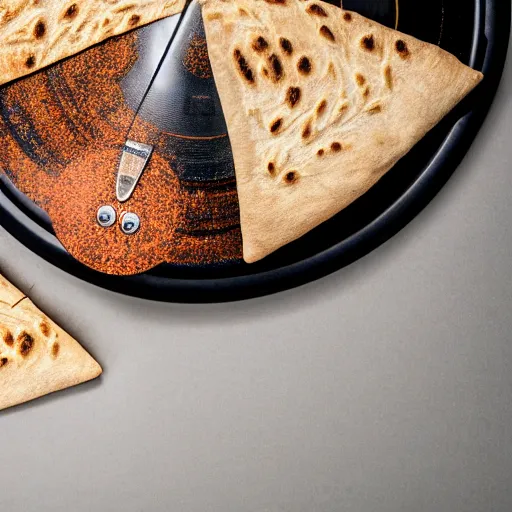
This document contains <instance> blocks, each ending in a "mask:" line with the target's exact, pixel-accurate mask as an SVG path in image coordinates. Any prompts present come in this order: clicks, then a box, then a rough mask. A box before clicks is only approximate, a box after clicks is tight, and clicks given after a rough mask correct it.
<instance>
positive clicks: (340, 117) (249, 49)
mask: <svg viewBox="0 0 512 512" xmlns="http://www.w3.org/2000/svg"><path fill="white" fill-rule="evenodd" d="M203 19H204V23H205V27H206V35H207V42H208V51H209V55H210V60H211V64H212V69H213V73H214V77H215V81H216V84H217V88H218V90H219V94H220V98H221V103H222V108H223V110H224V114H225V117H226V120H227V126H228V130H229V136H230V139H231V145H232V149H233V155H234V160H235V169H236V177H237V183H238V193H239V200H240V210H241V224H242V234H243V244H244V258H245V260H246V261H247V262H254V261H257V260H259V259H261V258H263V257H265V256H266V255H268V254H270V253H272V252H273V251H275V250H276V249H278V248H279V247H281V246H283V245H285V244H287V243H289V242H291V241H292V240H295V239H297V238H299V237H300V236H302V235H304V234H305V233H306V232H307V231H309V230H311V229H312V228H314V227H315V226H317V225H319V224H320V223H322V222H323V221H325V220H327V219H328V218H330V217H331V216H333V215H334V214H336V213H338V212H339V211H340V210H342V209H343V208H345V207H346V206H348V205H349V204H350V203H352V202H353V201H354V200H355V199H357V198H358V197H360V196H361V195H362V194H364V193H365V192H366V191H367V190H368V189H369V188H370V187H371V186H372V185H374V184H375V183H376V182H377V181H378V180H379V179H380V178H381V177H382V176H383V175H384V174H385V173H386V172H387V171H388V170H389V169H390V168H391V167H393V165H394V164H395V163H396V162H397V161H398V160H399V159H400V158H401V157H403V156H404V155H405V154H406V153H407V152H408V151H409V150H410V149H411V148H412V147H413V146H414V145H415V144H416V143H417V142H418V141H419V140H420V139H421V138H422V137H423V136H424V135H425V134H426V133H427V132H428V131H429V130H430V129H431V128H432V127H433V126H434V125H435V124H436V123H438V122H439V121H440V120H441V118H442V117H443V116H445V115H446V114H447V113H448V112H449V111H450V110H451V109H452V108H453V107H454V106H455V105H456V104H457V103H458V102H459V101H460V100H461V99H462V98H463V97H464V96H466V95H467V94H468V93H469V92H470V91H471V90H472V89H473V88H474V87H475V86H476V85H477V84H478V82H480V80H481V79H482V74H481V73H479V72H477V71H474V70H472V69H470V68H469V67H467V66H464V65H463V64H462V63H461V62H459V61H458V60H457V59H456V58H455V57H454V56H453V55H450V54H448V53H447V52H445V51H443V50H442V49H440V48H438V47H437V46H433V45H430V44H427V43H424V42H421V41H418V40H417V39H414V38H413V37H410V36H407V35H405V34H402V33H399V32H397V31H394V30H391V29H388V28H386V27H384V26H382V25H379V24H378V23H375V22H373V21H370V20H368V19H366V18H364V17H362V16H360V15H358V14H356V13H354V12H348V11H344V10H342V9H340V8H338V7H334V6H332V5H330V4H326V3H323V2H320V1H306V2H304V1H300V0H204V1H203Z"/></svg>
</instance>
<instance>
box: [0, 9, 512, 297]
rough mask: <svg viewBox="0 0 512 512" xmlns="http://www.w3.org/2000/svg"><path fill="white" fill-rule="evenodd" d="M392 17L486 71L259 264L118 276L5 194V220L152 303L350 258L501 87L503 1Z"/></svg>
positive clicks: (442, 174) (28, 240)
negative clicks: (383, 168) (314, 222)
mask: <svg viewBox="0 0 512 512" xmlns="http://www.w3.org/2000/svg"><path fill="white" fill-rule="evenodd" d="M344 6H345V8H347V9H352V10H356V11H358V12H361V13H362V14H365V15H367V16H369V17H372V18H374V19H377V20H379V21H381V22H382V23H384V24H387V25H389V26H393V25H394V22H393V19H395V21H396V11H395V8H394V2H390V1H387V0H386V1H384V0H382V1H372V2H370V1H362V0H346V1H345V2H344ZM398 21H399V23H398V29H399V30H402V31H404V32H407V33H410V34H412V35H415V36H417V37H420V38H422V39H425V40H427V41H430V42H433V43H439V44H440V45H441V46H442V47H443V48H445V49H447V50H448V51H450V52H452V53H454V54H455V55H457V56H458V57H459V58H460V59H461V60H462V61H464V62H466V63H468V64H470V65H472V66H473V67H475V68H477V69H482V70H483V71H484V73H485V74H486V79H485V81H484V83H483V84H482V85H481V86H480V88H479V90H478V92H477V93H476V94H473V95H472V96H471V97H470V98H468V99H467V100H465V101H464V102H463V104H461V105H460V106H459V107H457V109H456V110H455V111H454V112H453V113H452V114H450V115H449V116H448V117H447V118H446V119H445V120H444V121H443V122H442V123H441V124H440V125H439V126H438V127H437V128H436V129H435V130H433V131H432V132H431V133H430V134H429V135H428V136H427V137H426V138H425V139H424V140H423V141H421V142H420V143H419V144H418V145H417V147H415V148H414V150H413V151H411V153H410V154H409V155H407V157H405V158H404V159H403V160H402V161H401V162H399V164H398V165H397V166H396V167H395V168H394V169H393V170H392V171H390V173H389V174H388V175H387V176H386V177H385V178H384V179H383V180H381V182H379V183H378V184H377V186H375V187H374V188H373V189H372V190H371V191H370V192H369V193H368V194H366V195H365V196H364V197H362V198H361V199H360V200H359V201H357V202H356V203H354V204H353V205H351V206H350V207H349V208H347V209H346V210H345V211H343V212H341V213H340V214H339V215H337V216H336V217H334V218H333V219H331V220H330V221H328V222H326V223H324V224H323V225H322V226H320V227H319V228H317V229H315V230H314V231H312V232H311V233H309V234H308V235H307V236H305V237H303V238H302V239H301V240H299V241H297V242H295V243H293V244H291V245H289V246H287V247H285V248H283V249H281V250H280V251H278V252H276V253H275V254H274V255H272V256H270V257H269V258H266V259H265V260H264V261H262V262H260V263H258V264H254V265H250V266H249V265H245V264H243V263H235V264H233V263H229V264H228V265H224V266H221V267H218V266H217V267H208V268H197V267H194V268H190V267H186V268H185V267H176V266H170V265H162V266H161V267H159V268H157V269H155V270H154V271H152V272H150V273H148V274H145V275H142V276H136V277H130V278H117V277H111V276H105V275H102V274H98V273H96V272H92V271H90V270H88V269H86V268H85V267H83V266H81V265H79V264H78V263H76V262H75V261H74V260H72V259H71V258H70V257H69V256H67V255H66V254H65V253H64V251H63V250H62V248H61V247H60V245H59V244H58V242H56V241H55V240H53V239H52V238H51V237H48V236H47V235H46V233H44V234H42V233H41V231H42V230H40V229H39V228H38V227H36V226H35V224H34V223H32V222H31V221H29V220H28V219H27V218H24V217H23V216H22V215H21V214H20V212H19V209H18V207H17V205H18V203H19V198H18V199H14V202H10V201H8V200H7V199H6V198H5V197H2V199H1V200H0V203H1V204H2V206H3V207H4V210H5V215H4V216H3V219H2V222H3V224H4V225H6V226H7V227H8V228H10V230H11V232H14V233H15V235H16V236H17V237H18V238H19V239H20V240H21V241H22V242H24V243H25V244H27V245H29V246H30V247H31V248H33V249H34V250H35V251H36V252H38V253H39V254H41V255H42V256H43V257H46V258H47V259H49V260H50V261H53V262H55V263H56V264H58V265H59V266H61V267H62V268H65V269H66V270H68V271H70V272H72V273H74V274H77V275H79V276H80V277H83V278H85V279H87V280H89V281H91V282H94V283H96V284H99V285H101V286H105V287H107V288H112V289H116V290H118V291H121V292H123V293H128V294H132V295H139V296H144V297H150V298H155V299H159V300H173V301H186V302H203V301H216V300H233V299H240V298H244V297H249V296H257V295H263V294H266V293H271V292H274V291H277V290H280V289H284V288H289V287H292V286H297V285H299V284H302V283H304V282H307V281H308V280H311V279H315V278H317V277H320V276H322V275H325V274H327V273H329V272H331V271H333V270H336V269H337V268H340V267H341V266H343V265H346V264H348V263H350V262H351V261H353V260H354V259H356V258H358V257H360V256H362V255H363V254H365V253H367V252H368V251H369V250H371V249H373V248H374V247H376V246H378V245H379V244H380V243H382V242H383V241H385V240H386V239H387V238H389V237H390V236H392V235H393V234H394V233H395V232H396V231H397V230H399V229H400V228H401V227H402V226H403V225H405V224H406V223H407V222H408V221H409V220H410V219H411V218H412V217H413V216H414V215H415V214H416V213H418V212H419V211H420V210H421V209H422V208H423V207H424V206H425V205H426V204H427V203H428V202H429V200H430V199H431V198H432V197H433V195H434V194H435V193H436V192H437V191H438V190H439V188H440V187H441V186H442V185H443V183H444V182H445V181H446V180H447V179H448V178H449V176H450V175H451V173H452V172H453V170H454V169H455V168H456V166H457V164H458V163H459V161H460V160H461V159H462V157H463V156H464V154H465V152H466V150H467V148H468V147H469V145H470V144H471V141H472V139H473V137H474V136H475V134H476V132H477V130H478V128H479V126H480V125H481V122H482V121H483V119H484V117H485V114H486V112H487V110H488V107H489V105H490V103H491V102H492V98H493V96H494V93H495V90H496V87H497V85H498V83H499V78H500V75H501V70H502V67H503V62H504V59H505V54H506V45H507V42H508V33H509V25H510V5H509V4H508V3H507V2H501V1H500V0H497V1H492V0H487V2H483V1H482V2H480V1H473V0H469V1H467V2H464V7H463V8H461V5H460V2H459V1H457V0H452V1H450V0H445V1H444V3H442V2H441V0H439V1H437V0H435V1H432V2H421V3H418V2H415V1H414V2H413V1H405V0H401V2H400V6H399V20H398ZM166 23H170V21H169V20H166ZM145 30H146V29H145ZM151 30H154V29H153V28H151ZM484 30H485V32H484ZM134 69H135V68H134ZM26 206H27V205H25V207H26ZM28 208H29V210H30V206H29V207H28Z"/></svg>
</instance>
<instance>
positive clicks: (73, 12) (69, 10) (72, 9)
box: [64, 4, 79, 20]
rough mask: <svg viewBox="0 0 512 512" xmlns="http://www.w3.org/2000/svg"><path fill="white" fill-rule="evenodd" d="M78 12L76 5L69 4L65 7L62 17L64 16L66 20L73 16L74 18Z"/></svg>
mask: <svg viewBox="0 0 512 512" xmlns="http://www.w3.org/2000/svg"><path fill="white" fill-rule="evenodd" d="M78 12H79V9H78V5H76V4H71V5H70V6H69V7H68V8H67V9H66V12H65V13H64V18H66V19H68V20H72V19H73V18H76V17H77V16H78Z"/></svg>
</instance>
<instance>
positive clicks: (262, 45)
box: [252, 36, 268, 53]
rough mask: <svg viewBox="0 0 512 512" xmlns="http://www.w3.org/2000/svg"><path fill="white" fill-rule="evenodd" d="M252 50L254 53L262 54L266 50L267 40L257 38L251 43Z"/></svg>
mask: <svg viewBox="0 0 512 512" xmlns="http://www.w3.org/2000/svg"><path fill="white" fill-rule="evenodd" d="M252 48H253V50H254V51H255V52H258V53H261V52H264V51H265V50H266V49H267V48H268V43H267V40H266V39H265V38H264V37H262V36H259V37H257V38H256V39H255V40H254V41H253V42H252Z"/></svg>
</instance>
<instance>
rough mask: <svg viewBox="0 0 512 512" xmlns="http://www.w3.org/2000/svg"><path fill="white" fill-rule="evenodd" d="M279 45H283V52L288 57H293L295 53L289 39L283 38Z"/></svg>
mask: <svg viewBox="0 0 512 512" xmlns="http://www.w3.org/2000/svg"><path fill="white" fill-rule="evenodd" d="M279 44H280V45H281V49H282V50H283V52H284V53H286V54H287V55H291V54H292V53H293V45H292V43H291V42H290V41H289V40H288V39H286V37H281V38H280V39H279Z"/></svg>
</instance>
